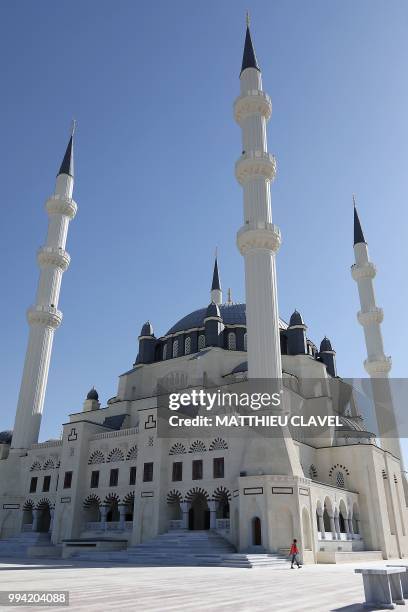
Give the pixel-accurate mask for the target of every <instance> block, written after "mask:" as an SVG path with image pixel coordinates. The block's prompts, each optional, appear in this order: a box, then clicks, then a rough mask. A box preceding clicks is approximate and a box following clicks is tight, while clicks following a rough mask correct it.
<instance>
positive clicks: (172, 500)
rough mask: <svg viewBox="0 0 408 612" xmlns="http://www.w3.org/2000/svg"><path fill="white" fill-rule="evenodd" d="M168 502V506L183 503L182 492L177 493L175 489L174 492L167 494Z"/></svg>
mask: <svg viewBox="0 0 408 612" xmlns="http://www.w3.org/2000/svg"><path fill="white" fill-rule="evenodd" d="M166 501H167V503H168V504H177V503H180V502H182V501H183V496H182V494H181V493H180V491H177V489H173V490H172V491H169V493H167V498H166Z"/></svg>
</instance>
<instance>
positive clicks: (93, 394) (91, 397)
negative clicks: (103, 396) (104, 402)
mask: <svg viewBox="0 0 408 612" xmlns="http://www.w3.org/2000/svg"><path fill="white" fill-rule="evenodd" d="M86 399H87V400H96V401H98V399H99V395H98V392H97V390H96V389H95V387H92V389H91V390H90V391H89V393H88V395H87V396H86Z"/></svg>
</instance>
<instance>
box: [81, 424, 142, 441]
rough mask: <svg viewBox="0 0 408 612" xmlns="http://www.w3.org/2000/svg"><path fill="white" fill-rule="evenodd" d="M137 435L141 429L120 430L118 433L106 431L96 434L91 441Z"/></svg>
mask: <svg viewBox="0 0 408 612" xmlns="http://www.w3.org/2000/svg"><path fill="white" fill-rule="evenodd" d="M101 424H102V423H101ZM137 433H139V427H129V428H128V429H118V430H117V431H104V432H103V433H99V434H95V435H93V436H92V437H91V440H104V439H106V438H120V437H122V436H134V435H135V434H137Z"/></svg>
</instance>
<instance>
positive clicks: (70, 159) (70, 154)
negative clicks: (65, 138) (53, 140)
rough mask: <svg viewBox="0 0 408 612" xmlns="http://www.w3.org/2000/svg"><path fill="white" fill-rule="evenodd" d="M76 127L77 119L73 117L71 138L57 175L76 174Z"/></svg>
mask: <svg viewBox="0 0 408 612" xmlns="http://www.w3.org/2000/svg"><path fill="white" fill-rule="evenodd" d="M75 128H76V121H75V119H73V121H72V128H71V138H70V139H69V142H68V145H67V148H66V151H65V155H64V159H63V160H62V164H61V167H60V169H59V172H58V174H57V176H59V175H60V174H68V176H72V177H73V176H74V133H75Z"/></svg>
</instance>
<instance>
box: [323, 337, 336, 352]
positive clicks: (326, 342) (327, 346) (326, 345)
mask: <svg viewBox="0 0 408 612" xmlns="http://www.w3.org/2000/svg"><path fill="white" fill-rule="evenodd" d="M332 350H333V349H332V345H331V342H330V340H329V339H328V338H327V337H326V336H325V337H324V338H323V340H322V341H321V343H320V352H321V353H325V352H327V351H332Z"/></svg>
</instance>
